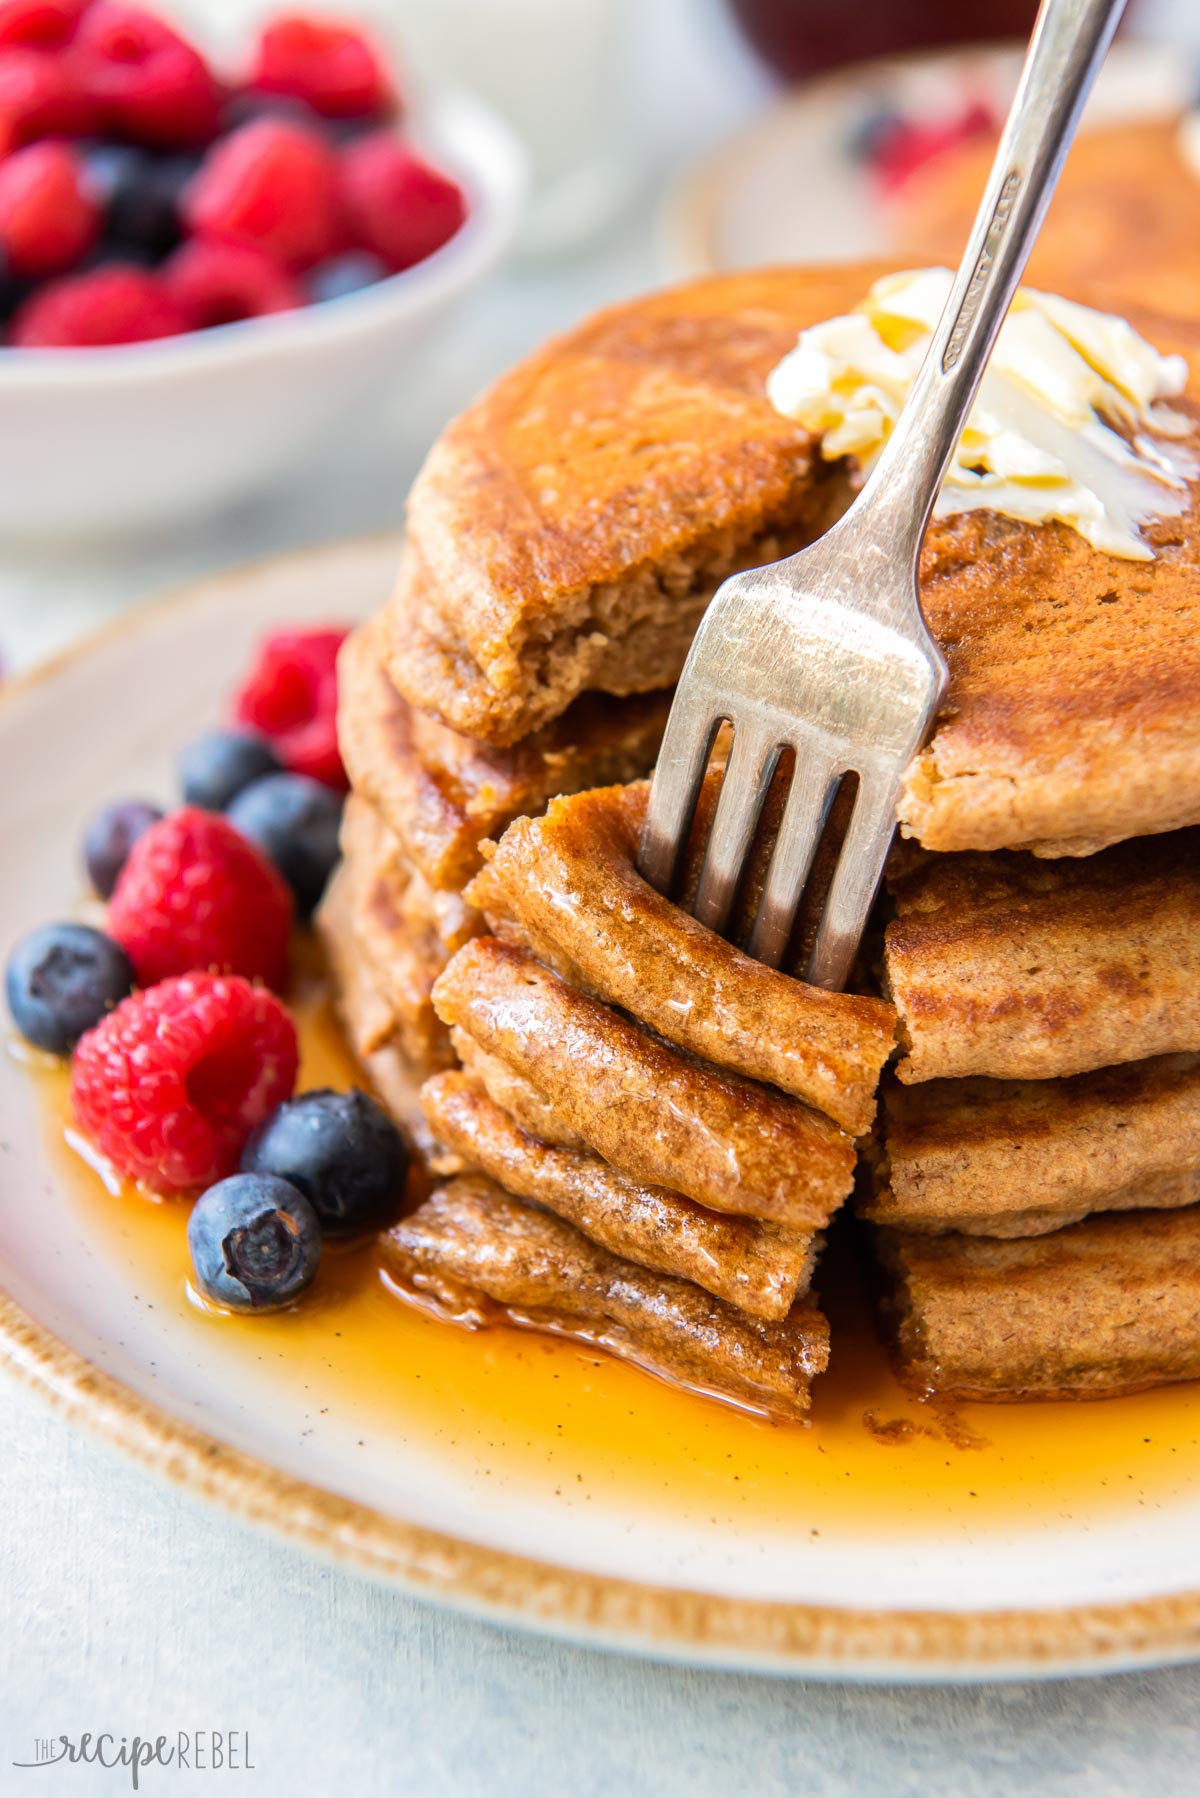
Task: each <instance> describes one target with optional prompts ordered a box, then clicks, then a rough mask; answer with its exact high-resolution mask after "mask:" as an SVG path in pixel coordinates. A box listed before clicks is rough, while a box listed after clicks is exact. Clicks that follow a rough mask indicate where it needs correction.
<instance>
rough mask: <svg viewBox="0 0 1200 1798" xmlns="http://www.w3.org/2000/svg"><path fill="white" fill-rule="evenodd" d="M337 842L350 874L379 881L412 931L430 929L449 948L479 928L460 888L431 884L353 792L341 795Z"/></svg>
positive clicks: (459, 945)
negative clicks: (452, 888)
mask: <svg viewBox="0 0 1200 1798" xmlns="http://www.w3.org/2000/svg"><path fill="white" fill-rule="evenodd" d="M341 847H342V855H343V857H344V858H345V860H346V861H347V862H348V863H349V864H350V865H351V867H352V868H353V870H354V878H355V879H356V880H357V881H359V882H361V883H366V882H367V881H368V879H369V880H372V881H374V882H378V883H380V884H381V885H383V886H384V887H385V888H386V889H387V890H388V891H389V892H390V894H391V896H392V904H393V906H394V909H395V911H396V912H397V914H398V916H399V917H400V918H401V919H402V920H403V922H404V924H405V925H406V926H408V927H409V928H411V929H412V930H413V931H415V932H420V931H425V932H432V933H433V934H434V935H435V936H437V937H438V938H439V939H440V940H441V942H442V944H443V945H444V947H445V948H446V949H447V950H449V951H450V952H451V953H452V952H453V951H454V950H455V949H461V948H462V946H463V944H464V943H467V942H470V940H471V938H472V937H473V936H478V935H479V934H480V933H481V931H482V930H483V928H484V922H483V916H482V914H481V913H480V912H477V911H476V910H475V908H474V907H473V906H470V905H468V904H467V903H466V901H465V900H464V898H463V896H462V894H461V893H455V892H451V891H450V890H449V889H448V888H444V887H434V886H431V885H430V884H429V882H428V881H427V880H426V878H425V876H424V875H423V874H422V873H421V871H420V869H419V868H418V867H417V865H416V863H415V862H413V861H412V860H411V859H410V857H409V855H408V851H407V850H406V849H405V847H404V845H403V844H402V843H401V841H400V839H399V837H397V836H396V835H395V833H394V832H393V831H392V830H391V829H390V828H389V827H388V825H387V824H385V823H384V821H383V818H382V816H381V815H380V813H379V812H377V811H376V810H375V807H374V806H373V805H371V804H370V803H369V801H367V800H366V799H364V798H363V797H362V795H361V794H360V793H358V792H352V793H350V794H349V796H348V797H347V799H346V806H345V811H344V813H343V817H342V832H341Z"/></svg>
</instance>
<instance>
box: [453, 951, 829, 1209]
mask: <svg viewBox="0 0 1200 1798" xmlns="http://www.w3.org/2000/svg"><path fill="white" fill-rule="evenodd" d="M434 1004H435V1005H436V1007H437V1010H438V1014H439V1016H440V1017H441V1018H442V1019H443V1020H444V1021H445V1022H446V1023H447V1024H450V1025H456V1026H458V1027H459V1028H460V1029H462V1030H464V1031H466V1033H467V1034H468V1035H469V1036H471V1037H473V1038H474V1040H475V1041H476V1042H477V1043H479V1045H480V1046H481V1047H482V1048H483V1049H485V1050H486V1051H487V1052H488V1053H489V1054H491V1055H495V1056H497V1057H498V1058H499V1059H500V1060H502V1061H504V1062H506V1063H508V1065H509V1066H510V1067H511V1068H513V1069H514V1070H515V1071H516V1072H517V1073H518V1074H520V1075H521V1076H522V1078H523V1079H525V1080H527V1081H528V1082H529V1084H530V1085H531V1086H533V1087H534V1088H535V1089H536V1090H537V1091H538V1092H539V1093H540V1094H541V1096H542V1097H543V1098H544V1099H545V1100H547V1101H548V1103H549V1104H550V1105H551V1107H552V1108H553V1110H554V1112H555V1113H556V1114H557V1115H558V1116H559V1117H560V1118H561V1119H562V1120H563V1122H564V1123H566V1124H567V1125H568V1126H569V1128H570V1129H572V1130H574V1131H576V1132H577V1133H578V1134H579V1135H580V1136H581V1137H582V1138H583V1139H584V1141H585V1142H586V1143H588V1144H589V1146H590V1147H591V1148H592V1149H594V1150H595V1152H596V1153H597V1154H598V1155H602V1156H603V1157H604V1159H605V1160H606V1161H608V1162H610V1163H611V1164H612V1166H613V1167H616V1168H619V1169H620V1170H621V1171H622V1172H623V1173H626V1174H629V1175H630V1176H631V1178H633V1179H635V1180H639V1181H644V1182H645V1183H646V1184H647V1185H651V1186H663V1187H666V1188H667V1189H668V1190H672V1191H678V1192H681V1193H683V1194H684V1195H685V1197H687V1198H689V1199H693V1200H695V1202H696V1203H697V1204H699V1205H704V1206H706V1207H707V1208H709V1209H711V1210H713V1211H728V1212H733V1213H735V1214H738V1215H741V1216H746V1217H758V1218H763V1219H768V1220H771V1221H774V1222H776V1223H781V1224H791V1225H794V1226H796V1227H798V1228H801V1229H809V1230H814V1229H820V1228H822V1227H823V1226H824V1225H825V1224H826V1223H827V1222H828V1220H829V1217H830V1215H831V1214H832V1212H833V1211H834V1210H835V1209H836V1208H837V1206H838V1205H839V1204H840V1203H841V1202H842V1200H843V1199H844V1198H845V1197H846V1195H847V1193H848V1192H849V1189H850V1184H851V1180H852V1177H853V1169H854V1148H853V1144H852V1143H851V1142H850V1139H849V1138H848V1137H847V1136H845V1135H844V1134H843V1132H842V1131H840V1130H839V1129H838V1128H837V1127H836V1125H834V1124H832V1123H830V1121H829V1120H828V1119H827V1118H825V1117H823V1116H822V1115H821V1114H820V1113H819V1112H815V1111H812V1110H810V1109H809V1108H808V1107H807V1106H805V1105H801V1104H800V1103H799V1102H798V1101H797V1100H795V1099H792V1098H789V1097H788V1096H787V1095H785V1094H783V1093H780V1092H777V1091H775V1090H774V1089H773V1088H771V1087H766V1086H760V1085H759V1084H758V1083H757V1082H755V1081H752V1080H746V1079H743V1078H742V1077H741V1076H739V1075H737V1074H730V1073H726V1072H724V1071H723V1070H719V1069H717V1068H715V1067H712V1066H711V1065H709V1064H708V1063H706V1062H700V1061H696V1060H694V1059H692V1058H688V1057H685V1056H683V1055H682V1054H681V1053H680V1052H679V1051H678V1050H676V1049H672V1048H670V1047H669V1046H668V1045H667V1044H665V1043H663V1042H661V1041H659V1040H658V1039H657V1038H655V1037H652V1036H650V1035H649V1034H648V1033H647V1032H646V1031H644V1030H641V1029H639V1028H638V1027H637V1026H636V1025H635V1024H632V1023H630V1022H628V1021H627V1020H626V1019H625V1018H623V1017H620V1016H618V1014H617V1013H616V1012H615V1011H612V1010H611V1009H610V1008H609V1007H608V1006H606V1005H601V1004H600V1003H599V1002H598V1001H597V1000H595V999H590V998H587V997H586V996H585V995H583V994H581V993H578V992H576V991H575V990H574V989H573V988H572V987H569V986H568V985H567V984H566V982H565V981H563V980H561V979H560V978H559V977H558V975H556V974H553V973H551V972H550V970H549V969H547V968H544V967H542V965H541V964H540V963H539V962H537V961H535V960H534V959H533V957H532V956H531V955H528V954H526V953H524V952H523V951H521V950H517V949H510V948H507V947H506V946H505V945H504V944H502V943H499V942H497V941H496V940H495V939H494V938H492V937H477V938H476V939H475V941H474V942H471V943H468V944H467V945H466V947H465V948H463V949H460V950H459V952H458V954H457V955H456V956H455V957H454V959H453V961H452V962H451V963H450V965H449V966H448V967H447V969H446V971H445V973H444V974H443V975H442V976H441V978H440V979H439V980H438V983H437V986H436V987H435V989H434Z"/></svg>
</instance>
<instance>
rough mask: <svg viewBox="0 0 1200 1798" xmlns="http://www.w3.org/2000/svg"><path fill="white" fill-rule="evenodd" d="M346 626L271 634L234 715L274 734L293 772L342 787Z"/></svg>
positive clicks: (276, 747) (274, 741)
mask: <svg viewBox="0 0 1200 1798" xmlns="http://www.w3.org/2000/svg"><path fill="white" fill-rule="evenodd" d="M345 636H346V632H345V631H344V630H317V631H278V632H276V634H275V635H274V636H273V637H268V638H267V639H266V640H265V642H263V643H262V644H261V645H260V647H259V651H258V658H257V660H256V661H255V663H254V666H253V668H252V669H251V671H250V673H249V675H248V676H247V678H246V680H245V682H244V683H243V685H242V688H241V690H240V692H239V693H238V695H237V698H236V700H235V702H234V717H235V718H236V720H237V722H238V723H239V724H249V725H251V726H252V727H253V729H255V730H259V731H261V732H262V734H263V735H264V736H265V737H269V738H270V739H271V743H272V745H273V747H274V750H275V753H276V755H278V757H279V759H280V761H281V762H282V763H283V765H284V767H285V768H289V769H290V770H291V772H292V773H293V774H307V775H310V776H311V778H312V779H313V780H319V781H322V782H323V783H324V784H325V786H327V787H333V788H334V789H335V790H336V791H339V792H340V791H343V790H344V789H345V786H346V771H345V769H344V768H343V767H342V757H341V752H340V750H339V749H338V740H337V655H338V650H339V649H340V648H341V646H342V642H343V640H344V638H345Z"/></svg>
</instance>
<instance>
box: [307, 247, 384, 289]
mask: <svg viewBox="0 0 1200 1798" xmlns="http://www.w3.org/2000/svg"><path fill="white" fill-rule="evenodd" d="M388 272H389V271H388V266H387V263H386V262H384V261H383V260H382V258H381V257H379V256H372V255H371V253H370V251H369V250H349V251H347V253H346V254H345V255H344V256H333V257H331V258H330V260H329V261H328V262H323V263H321V265H320V267H319V268H315V269H314V270H313V272H312V274H311V275H310V276H309V280H308V294H309V298H310V299H312V300H317V301H320V300H340V299H343V298H344V297H345V295H346V294H348V293H360V292H361V291H362V289H363V288H364V287H374V285H375V283H376V282H377V281H382V280H384V279H386V277H387V274H388Z"/></svg>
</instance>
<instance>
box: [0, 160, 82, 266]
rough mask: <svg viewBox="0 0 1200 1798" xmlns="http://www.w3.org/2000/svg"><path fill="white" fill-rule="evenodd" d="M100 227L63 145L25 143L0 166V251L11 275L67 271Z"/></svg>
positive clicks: (74, 162)
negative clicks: (24, 147)
mask: <svg viewBox="0 0 1200 1798" xmlns="http://www.w3.org/2000/svg"><path fill="white" fill-rule="evenodd" d="M100 224H101V219H100V208H99V207H98V206H97V205H96V203H95V201H94V200H93V199H92V198H91V196H90V195H89V194H88V193H87V191H86V189H85V186H84V181H83V172H82V169H81V168H80V165H79V162H78V160H77V158H76V156H75V153H74V151H72V150H71V149H69V148H68V146H67V145H66V144H57V143H44V144H30V145H29V146H28V147H27V148H26V149H24V150H18V151H17V152H16V154H15V155H14V156H9V157H7V158H6V159H5V160H4V161H3V162H0V246H2V247H3V250H4V254H5V257H6V258H7V261H8V265H9V267H10V268H11V269H12V270H13V272H14V274H18V275H52V274H54V273H55V272H56V271H57V270H59V269H64V268H69V267H70V266H71V264H72V263H73V262H78V261H79V259H80V257H81V256H83V255H85V254H86V252H87V251H88V250H90V249H91V247H92V245H93V244H94V243H95V241H96V239H97V238H98V237H99V235H100Z"/></svg>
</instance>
